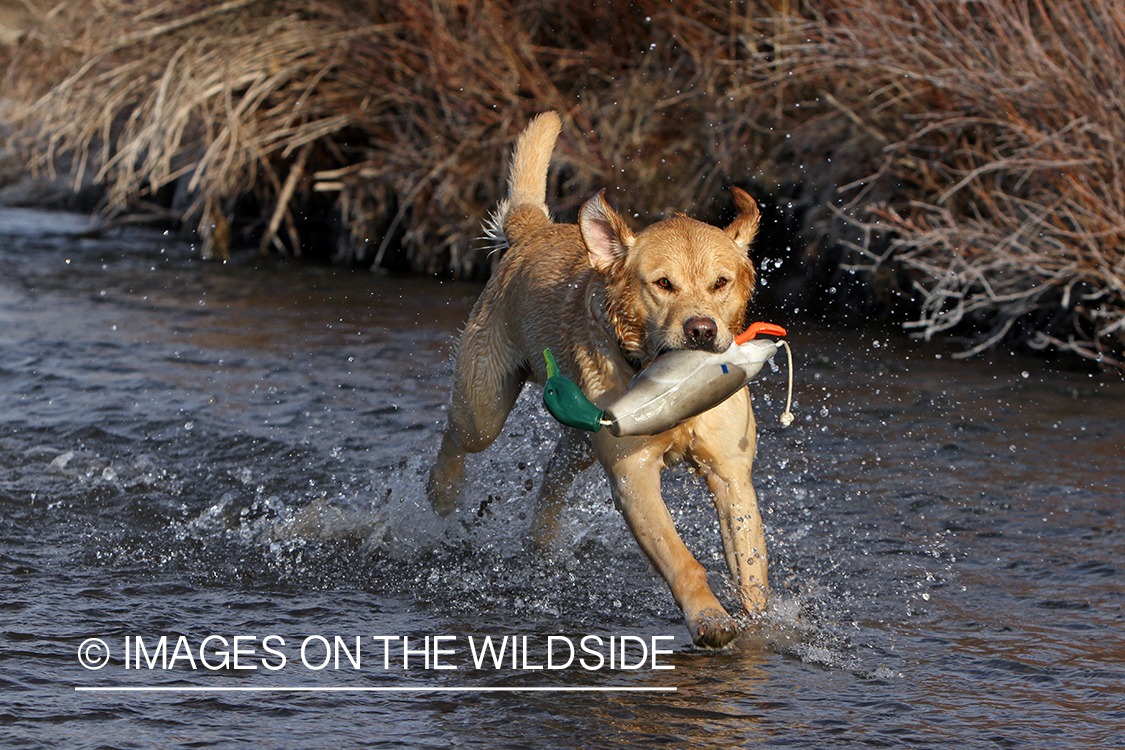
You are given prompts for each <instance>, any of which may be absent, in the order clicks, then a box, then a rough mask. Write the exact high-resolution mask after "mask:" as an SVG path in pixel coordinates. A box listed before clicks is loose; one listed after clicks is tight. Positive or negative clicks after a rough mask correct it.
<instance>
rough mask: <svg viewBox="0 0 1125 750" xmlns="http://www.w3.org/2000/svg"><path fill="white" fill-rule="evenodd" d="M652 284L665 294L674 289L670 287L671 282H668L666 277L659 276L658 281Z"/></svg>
mask: <svg viewBox="0 0 1125 750" xmlns="http://www.w3.org/2000/svg"><path fill="white" fill-rule="evenodd" d="M653 283H654V284H656V286H657V287H659V288H661V289H663V290H664V291H666V292H670V291H672V289H674V287H673V286H672V282H671V281H669V280H668V277H667V276H661V277H660V278H659V279H657V280H656V281H654V282H653Z"/></svg>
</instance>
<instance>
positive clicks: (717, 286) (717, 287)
mask: <svg viewBox="0 0 1125 750" xmlns="http://www.w3.org/2000/svg"><path fill="white" fill-rule="evenodd" d="M727 283H728V282H727V279H726V278H725V277H723V276H720V277H719V278H718V279H717V280H716V281H715V286H714V289H715V291H716V292H717V291H719V290H720V289H722V288H723V287H724V286H726V285H727Z"/></svg>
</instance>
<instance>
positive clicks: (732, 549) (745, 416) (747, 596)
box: [691, 390, 769, 613]
mask: <svg viewBox="0 0 1125 750" xmlns="http://www.w3.org/2000/svg"><path fill="white" fill-rule="evenodd" d="M756 442H757V427H756V425H755V422H754V413H753V411H752V410H751V407H750V399H749V398H748V397H747V395H746V391H745V390H743V391H742V392H741V393H738V394H736V395H735V396H734V397H733V398H731V399H730V400H729V401H727V402H726V403H724V404H722V405H720V406H718V407H716V408H715V409H712V410H711V411H709V412H707V413H706V414H703V415H702V416H701V417H700V418H699V421H698V424H697V427H696V430H695V435H694V438H693V440H692V444H691V460H692V461H693V462H694V463H695V464H696V466H697V467H699V469H700V471H701V472H702V473H703V475H704V476H705V477H706V479H707V487H708V488H709V489H710V490H711V495H712V496H713V497H714V501H715V510H716V512H717V513H718V517H719V529H720V532H721V534H722V538H723V552H724V553H725V555H726V560H727V569H728V570H730V574H731V577H732V578H733V579H734V582H735V584H736V585H737V586H738V592H739V595H740V596H741V598H742V606H743V607H745V609H746V611H747V612H749V613H758V612H761V611H763V610H764V609H765V608H766V604H767V600H768V599H769V580H768V578H767V570H768V562H767V555H766V534H765V528H764V527H763V525H762V516H761V513H760V512H759V511H758V496H757V494H756V493H755V492H754V486H753V484H751V481H750V472H751V468H752V466H753V462H754V451H755V447H756Z"/></svg>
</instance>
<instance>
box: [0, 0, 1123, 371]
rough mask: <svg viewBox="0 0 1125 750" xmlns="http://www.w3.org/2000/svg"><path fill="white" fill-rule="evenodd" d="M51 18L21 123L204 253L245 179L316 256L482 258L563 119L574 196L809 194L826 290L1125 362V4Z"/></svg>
mask: <svg viewBox="0 0 1125 750" xmlns="http://www.w3.org/2000/svg"><path fill="white" fill-rule="evenodd" d="M40 16H41V17H40V18H39V19H38V26H37V27H36V29H35V30H33V31H32V32H31V34H30V36H29V38H28V39H26V40H25V41H24V42H23V43H22V44H20V45H19V46H18V47H16V48H15V50H14V51H13V52H12V53H11V60H10V64H9V68H8V70H9V72H8V75H7V77H6V79H5V82H4V92H3V93H4V95H5V96H6V97H8V98H9V99H10V100H13V101H15V102H16V103H17V106H16V107H15V110H16V115H15V117H14V119H13V122H12V125H13V126H14V127H15V131H14V132H15V138H14V143H15V144H16V145H17V147H19V148H21V149H22V150H23V151H24V152H25V153H26V154H28V157H29V159H30V160H31V162H32V164H33V165H35V166H36V167H37V168H40V169H44V170H50V169H54V168H56V165H62V167H63V168H65V169H67V170H68V173H69V174H70V176H71V177H72V178H73V179H74V180H75V183H76V184H80V183H81V182H82V181H83V180H87V181H88V180H89V179H90V178H91V176H93V178H94V179H96V180H97V181H99V182H102V183H104V184H105V185H106V187H107V191H108V192H107V210H108V211H109V212H110V213H111V214H113V215H115V216H117V217H118V219H119V220H121V219H125V218H129V217H136V216H137V215H138V213H144V212H146V211H147V212H148V213H159V214H160V215H165V216H167V215H169V214H171V215H173V216H175V217H177V218H180V219H183V220H187V221H189V222H193V223H198V225H199V226H200V228H201V230H203V231H202V232H201V234H202V235H203V238H204V240H205V242H204V251H205V252H207V253H211V254H214V255H219V256H221V255H222V254H223V253H224V252H225V241H226V238H227V237H229V227H228V220H229V219H231V218H237V214H238V211H236V208H237V206H238V205H239V204H240V202H245V201H247V200H248V199H250V200H252V201H253V203H254V205H255V206H257V212H256V213H257V222H256V223H254V224H252V225H251V226H250V227H249V230H250V231H252V233H253V234H254V236H255V237H257V238H258V241H259V243H260V246H261V248H262V249H263V250H268V249H270V248H273V249H274V250H275V251H278V252H284V253H294V254H299V253H301V252H302V249H305V250H308V249H309V248H311V247H314V246H316V245H318V244H320V245H323V244H324V240H323V238H321V237H319V236H313V232H314V231H316V232H318V233H323V231H322V230H323V227H324V226H325V225H326V224H325V223H321V224H320V225H317V224H315V223H314V224H309V223H308V219H309V218H310V216H311V214H314V213H316V212H318V211H321V212H326V213H328V214H330V215H331V216H333V217H335V222H336V225H337V226H338V229H337V230H336V231H335V237H334V238H333V248H334V250H333V254H334V256H335V258H336V259H337V260H340V261H344V262H350V263H367V264H374V265H397V266H408V267H410V268H412V269H414V270H416V271H423V272H441V273H452V274H455V275H458V276H481V275H484V274H486V273H487V272H488V269H489V267H490V263H491V259H490V256H489V249H488V248H487V247H484V246H482V244H481V243H479V242H476V241H475V240H476V238H477V236H478V235H479V232H480V229H479V222H480V219H481V217H483V216H484V215H485V214H486V213H487V211H488V209H489V208H490V207H491V206H492V205H493V204H494V203H495V201H496V200H497V199H498V198H499V194H500V191H501V190H502V185H503V175H504V171H505V169H504V168H505V159H506V151H507V148H508V145H509V144H510V142H511V139H512V137H513V136H514V134H515V133H516V132H517V131H518V130H519V128H520V127H521V126H522V124H523V123H524V122H526V121H527V119H529V118H530V117H531V116H532V115H533V114H534V113H536V112H539V111H542V110H544V109H547V108H552V109H557V110H558V111H560V112H561V113H562V114H563V118H564V122H565V127H566V129H567V131H568V132H566V133H565V134H564V137H563V139H562V142H561V143H560V151H559V153H558V154H557V155H556V157H557V158H556V163H557V164H558V168H557V170H556V171H555V172H554V174H553V176H552V180H553V182H552V190H553V191H555V192H556V193H557V194H558V195H559V196H565V198H562V199H561V200H560V201H555V202H554V203H555V205H556V206H557V207H558V208H559V210H560V211H561V212H562V213H564V214H566V213H567V212H568V211H573V209H574V208H575V205H574V204H573V202H576V201H579V200H581V199H582V198H583V197H585V196H587V195H589V194H591V193H592V192H594V191H595V190H596V189H598V188H600V187H603V186H605V187H609V188H610V189H611V191H616V195H614V196H613V201H614V202H615V204H617V205H618V206H620V207H621V208H622V209H624V210H625V211H626V212H627V215H628V214H632V213H633V212H639V213H637V214H636V219H637V220H638V223H639V222H643V221H648V220H651V219H653V218H656V217H658V216H659V215H661V214H663V213H666V212H669V211H677V210H687V211H692V212H694V213H695V214H696V215H699V210H700V208H699V207H705V206H715V205H722V204H721V201H722V195H723V192H724V191H725V189H726V187H727V186H728V185H729V184H731V183H737V184H741V185H743V186H747V187H752V188H755V189H756V190H757V192H758V194H760V195H761V194H769V193H775V192H777V191H778V190H787V189H789V188H786V187H785V185H787V184H789V185H797V186H800V189H801V190H804V192H805V194H806V198H805V199H804V200H805V203H806V204H807V207H808V211H807V213H806V214H805V221H806V226H805V227H803V229H804V230H805V235H806V237H808V238H809V239H810V240H811V241H810V243H809V248H810V249H809V250H808V251H806V252H805V253H803V254H800V255H799V257H798V258H797V260H798V261H800V262H797V263H794V264H793V265H795V266H800V267H801V268H803V271H804V273H805V274H806V275H807V276H809V277H810V278H811V280H812V281H813V282H815V281H816V280H817V279H816V278H815V277H816V276H817V275H818V274H820V275H831V274H838V273H839V272H840V271H839V267H840V266H841V265H844V266H848V267H850V268H851V269H853V270H858V271H859V276H860V277H861V278H864V279H866V280H867V283H868V289H869V290H872V291H871V293H872V294H875V293H881V291H883V289H882V287H884V286H886V283H887V280H888V279H890V280H891V282H892V285H893V282H894V280H896V279H898V280H899V281H900V282H901V283H900V284H899V287H900V288H898V289H895V290H892V291H896V292H897V293H899V294H901V295H904V296H906V297H909V298H910V299H911V300H912V301H913V311H914V313H915V315H914V317H913V319H912V320H911V321H910V322H909V323H908V325H909V326H911V327H912V328H914V329H916V330H917V331H918V332H919V333H920V334H921V335H925V336H931V335H934V334H937V333H939V332H943V331H957V332H961V333H968V334H970V335H973V336H976V338H975V340H974V343H973V344H972V345H971V346H970V347H969V349H968V352H967V353H972V352H974V351H978V350H980V349H981V348H984V347H987V346H989V345H992V344H993V343H995V342H997V341H999V340H1001V339H1003V338H1005V337H1007V338H1013V337H1015V338H1019V339H1021V340H1023V341H1026V342H1027V343H1029V344H1030V345H1032V346H1035V347H1042V348H1046V347H1056V348H1061V349H1067V350H1070V351H1074V352H1077V353H1079V354H1082V355H1083V356H1087V357H1091V358H1095V359H1098V358H1100V359H1101V360H1102V361H1104V362H1114V363H1120V362H1121V361H1122V358H1121V353H1122V351H1123V350H1125V284H1123V279H1125V256H1123V240H1125V237H1123V233H1125V187H1123V185H1125V180H1123V170H1125V161H1123V153H1122V146H1121V144H1122V143H1125V118H1123V117H1122V113H1123V112H1125V91H1123V90H1122V87H1121V86H1120V81H1122V80H1125V75H1123V73H1125V0H1091V1H1090V2H1087V3H1083V4H1078V3H1059V4H1052V5H1047V4H1045V3H1043V2H1041V0H978V1H977V2H972V3H947V2H941V1H940V0H922V1H921V2H906V0H852V1H851V2H847V3H842V2H836V1H833V0H810V1H809V2H803V3H800V2H797V3H789V2H784V0H778V1H777V2H766V1H765V0H757V1H752V2H746V3H737V2H735V3H727V2H718V1H717V0H698V1H697V2H693V3H688V4H668V3H666V2H657V1H656V0H638V1H637V2H626V1H625V0H609V1H608V2H599V3H584V4H579V3H553V4H546V3H537V2H531V1H530V0H485V1H484V2H479V3H459V2H454V1H453V0H448V1H447V0H403V2H398V3H382V2H375V1H374V0H346V1H341V2H327V1H319V0H300V1H298V0H269V1H267V0H227V1H226V2H219V3H207V2H199V1H192V2H170V1H168V0H130V1H128V2H126V0H99V1H98V2H95V1H94V0H62V1H61V2H59V3H58V4H57V5H55V6H53V8H52V10H50V11H49V12H46V13H42V14H40ZM808 196H813V197H811V198H810V197H808ZM566 201H571V203H567V202H566ZM705 218H718V217H714V216H705ZM318 226H319V227H320V229H317V227H318ZM310 227H312V228H310ZM241 229H243V230H244V231H245V230H246V227H241ZM302 232H303V235H304V236H302ZM842 249H843V250H842ZM891 269H893V272H890V273H888V270H891Z"/></svg>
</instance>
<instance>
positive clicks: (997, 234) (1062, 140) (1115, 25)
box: [774, 0, 1125, 364]
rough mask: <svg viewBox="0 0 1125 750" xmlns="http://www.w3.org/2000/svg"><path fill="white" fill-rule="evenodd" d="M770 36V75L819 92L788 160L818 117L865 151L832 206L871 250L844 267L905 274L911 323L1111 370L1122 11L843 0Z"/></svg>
mask: <svg viewBox="0 0 1125 750" xmlns="http://www.w3.org/2000/svg"><path fill="white" fill-rule="evenodd" d="M785 29H787V31H788V33H780V29H779V37H780V38H781V39H782V41H781V43H780V44H779V45H778V46H777V48H776V50H775V51H774V54H775V59H777V60H780V61H782V63H781V64H780V65H779V66H778V67H777V68H776V70H775V77H774V80H779V79H787V81H788V85H789V86H791V87H795V88H797V89H799V90H800V91H801V92H802V93H804V95H806V96H807V95H808V94H809V92H810V91H813V92H816V91H817V90H818V89H819V93H818V94H814V95H813V97H812V98H813V100H812V101H805V102H804V107H803V108H802V110H801V112H800V115H799V116H797V117H795V116H793V115H790V116H789V117H788V123H787V125H788V127H789V128H791V129H792V130H793V132H794V134H795V136H796V137H797V138H798V139H800V140H802V143H801V146H800V148H801V149H802V150H803V152H804V154H805V158H810V157H812V156H814V155H815V154H816V153H819V152H823V151H824V150H825V149H827V148H830V147H831V145H832V144H831V143H830V142H826V138H825V136H826V135H828V136H830V137H835V135H836V131H833V130H831V129H826V128H824V127H823V125H824V122H825V120H833V119H834V120H837V121H849V122H850V123H851V130H852V131H853V132H854V133H856V134H858V135H859V137H861V138H863V139H865V140H867V141H868V142H869V143H871V144H879V146H880V148H879V152H880V156H879V158H878V163H877V165H875V168H874V169H873V170H871V172H870V174H869V175H866V176H860V175H857V176H856V179H855V180H854V181H851V182H850V183H849V184H847V185H845V186H837V187H836V188H835V198H837V199H838V200H840V203H841V204H843V205H844V208H843V209H842V211H841V213H842V214H843V215H846V216H848V217H851V221H852V222H853V224H856V225H859V226H860V228H861V229H863V230H865V231H864V232H863V234H862V235H861V236H862V237H864V238H865V239H867V240H871V239H872V238H879V237H881V238H882V239H883V242H882V244H879V243H871V242H860V243H857V246H856V250H857V251H858V253H859V255H860V260H859V264H860V265H861V266H864V267H866V268H867V269H868V270H872V269H877V268H878V267H879V266H881V265H884V264H896V265H897V266H898V267H900V268H902V269H905V270H906V271H907V272H908V273H907V274H906V277H907V278H908V280H909V283H910V285H911V286H912V289H911V290H910V291H913V292H914V293H915V294H916V295H917V297H918V300H919V307H918V312H917V315H916V318H915V319H914V320H913V321H911V322H910V323H909V324H908V325H909V326H910V327H912V328H915V329H917V330H919V331H920V332H922V333H923V334H924V335H926V336H931V335H933V334H935V333H938V332H941V331H947V330H950V329H954V328H958V327H964V325H965V324H966V323H971V324H973V325H974V326H975V327H976V328H977V330H979V331H983V334H982V335H980V336H979V338H978V340H977V341H976V343H975V345H974V346H972V347H971V348H970V349H969V350H968V351H967V352H966V354H971V353H973V352H976V351H979V350H981V349H983V348H986V347H987V346H990V345H991V344H994V343H995V342H997V341H998V340H1000V339H1002V338H1004V337H1005V336H1006V335H1008V334H1009V332H1010V331H1012V330H1013V329H1018V330H1019V332H1020V334H1021V336H1022V337H1023V338H1024V340H1026V341H1027V343H1029V344H1030V345H1031V346H1033V347H1037V348H1046V347H1049V346H1054V347H1059V348H1063V349H1069V350H1071V351H1074V352H1077V353H1079V354H1082V355H1083V356H1086V357H1090V358H1093V359H1099V360H1102V361H1106V362H1110V361H1113V362H1114V363H1116V364H1120V363H1121V359H1120V353H1121V351H1122V349H1123V348H1125V86H1123V85H1122V82H1125V3H1123V2H1120V0H1093V1H1092V2H1086V3H1046V2H1041V1H1040V0H1031V1H1030V2H1002V1H1000V0H983V1H982V2H970V3H961V2H950V3H947V2H920V3H913V2H910V3H908V2H888V1H887V0H859V1H858V2H853V3H849V4H847V5H846V6H841V7H839V8H836V9H828V8H822V9H821V12H820V13H818V14H810V16H809V17H808V18H803V19H800V20H792V19H791V20H789V21H787V22H785ZM794 103H795V102H793V101H792V98H790V99H789V100H788V101H787V102H786V104H790V105H791V104H794Z"/></svg>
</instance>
